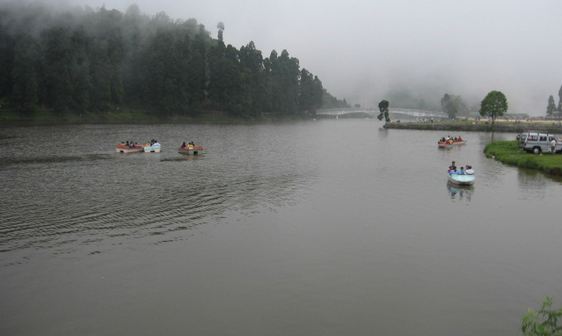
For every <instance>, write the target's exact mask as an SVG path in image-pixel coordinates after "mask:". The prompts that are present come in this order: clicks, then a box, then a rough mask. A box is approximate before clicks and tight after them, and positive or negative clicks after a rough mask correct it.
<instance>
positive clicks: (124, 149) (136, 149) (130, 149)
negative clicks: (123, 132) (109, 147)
mask: <svg viewBox="0 0 562 336" xmlns="http://www.w3.org/2000/svg"><path fill="white" fill-rule="evenodd" d="M115 151H116V152H117V153H140V152H144V146H143V145H141V144H133V145H129V144H126V143H120V144H117V146H115Z"/></svg>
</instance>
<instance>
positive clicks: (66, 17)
mask: <svg viewBox="0 0 562 336" xmlns="http://www.w3.org/2000/svg"><path fill="white" fill-rule="evenodd" d="M217 29H218V38H217V39H214V38H212V37H211V35H210V33H209V32H208V31H207V30H206V29H205V27H204V26H203V25H202V24H200V23H198V22H197V21H196V20H195V19H189V20H185V21H184V20H172V19H171V18H169V17H168V16H167V15H166V14H165V13H159V14H156V15H154V16H151V17H149V16H147V15H144V14H142V13H141V12H140V10H139V8H138V7H137V6H136V5H132V6H131V7H129V8H128V9H127V10H126V11H125V12H124V13H123V12H120V11H118V10H108V9H105V8H104V7H102V8H100V9H98V10H92V9H90V8H88V7H86V8H79V9H73V10H66V11H55V10H53V9H49V8H47V7H45V6H44V5H43V6H42V5H38V4H33V5H30V4H23V5H21V4H16V3H12V4H9V5H7V4H4V5H0V109H7V108H9V109H12V110H16V111H18V112H19V113H21V114H22V115H26V114H27V115H30V114H31V113H32V112H33V111H34V110H36V109H48V110H51V111H54V112H55V113H60V114H65V113H76V114H80V113H84V112H87V113H104V112H106V111H113V110H119V109H123V108H130V109H139V110H143V111H146V112H148V113H153V114H156V115H158V116H163V117H167V116H171V115H184V116H198V115H201V114H203V113H207V112H209V111H222V112H225V113H226V114H227V115H230V116H236V117H259V116H261V115H263V114H264V113H266V114H276V115H286V116H299V115H309V114H313V113H314V111H315V110H316V109H317V108H320V107H322V105H323V102H324V104H325V105H327V106H326V107H332V106H334V105H338V104H340V105H341V104H343V103H342V102H341V101H339V100H337V99H335V98H334V97H333V96H331V95H329V94H328V93H327V92H326V90H325V89H324V88H323V86H322V82H321V81H320V79H319V78H318V77H317V76H315V75H314V74H312V73H311V72H309V71H308V70H307V69H304V68H301V67H300V64H299V60H298V59H297V58H295V57H291V56H290V55H289V53H288V52H287V51H286V50H283V51H282V52H281V53H280V54H278V53H277V52H276V51H275V50H274V51H272V52H271V54H270V55H269V57H264V56H263V55H262V52H261V51H260V50H258V49H257V48H256V46H255V45H254V43H253V42H250V43H248V44H247V45H246V46H243V47H241V48H240V49H237V48H235V47H233V46H232V45H226V44H225V43H224V41H223V37H224V30H225V28H224V24H223V23H219V24H218V25H217ZM345 104H346V103H345Z"/></svg>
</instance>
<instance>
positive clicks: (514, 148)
mask: <svg viewBox="0 0 562 336" xmlns="http://www.w3.org/2000/svg"><path fill="white" fill-rule="evenodd" d="M484 153H485V154H486V156H487V157H490V158H495V159H496V160H498V161H501V162H503V163H505V164H509V165H513V166H517V167H522V168H529V169H537V170H541V171H543V172H545V173H548V174H551V175H558V176H562V155H561V154H550V153H545V154H539V155H536V154H531V153H527V152H525V151H524V150H522V149H520V148H519V145H518V143H517V141H496V142H493V143H491V144H488V145H487V146H486V147H485V148H484Z"/></svg>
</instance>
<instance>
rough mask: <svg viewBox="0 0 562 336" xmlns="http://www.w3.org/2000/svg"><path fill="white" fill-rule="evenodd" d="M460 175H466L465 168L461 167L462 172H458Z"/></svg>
mask: <svg viewBox="0 0 562 336" xmlns="http://www.w3.org/2000/svg"><path fill="white" fill-rule="evenodd" d="M458 174H459V175H464V174H465V172H464V167H462V166H461V170H460V171H459V172H458Z"/></svg>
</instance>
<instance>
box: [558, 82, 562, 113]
mask: <svg viewBox="0 0 562 336" xmlns="http://www.w3.org/2000/svg"><path fill="white" fill-rule="evenodd" d="M558 112H561V113H562V86H560V90H558Z"/></svg>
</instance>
